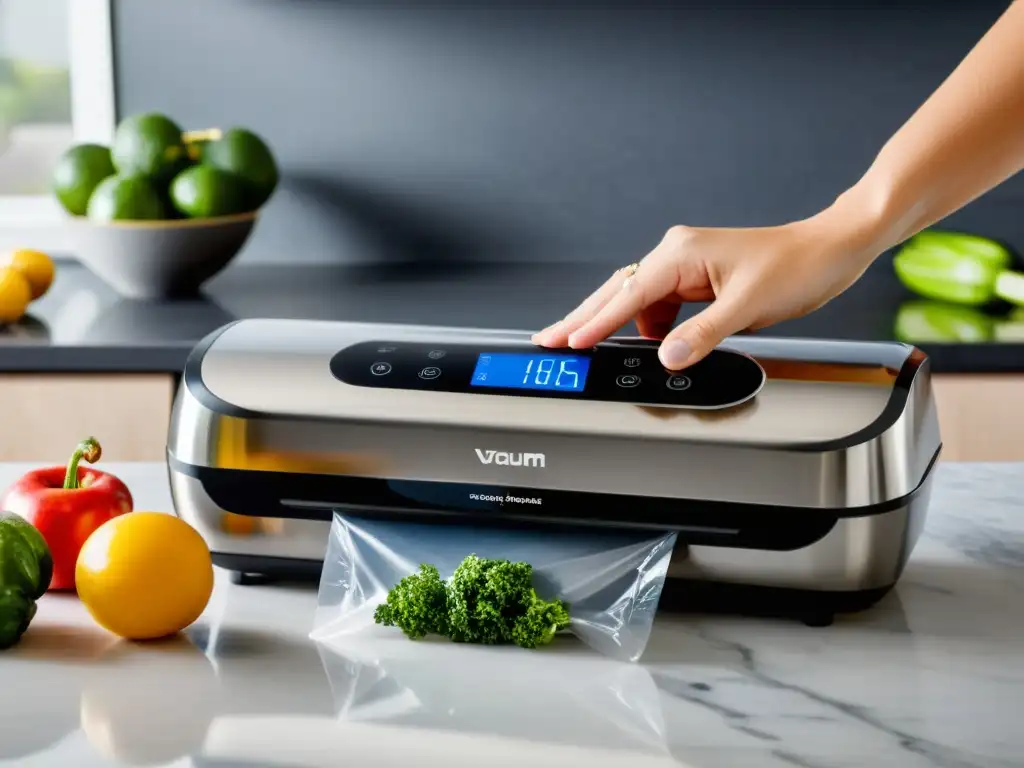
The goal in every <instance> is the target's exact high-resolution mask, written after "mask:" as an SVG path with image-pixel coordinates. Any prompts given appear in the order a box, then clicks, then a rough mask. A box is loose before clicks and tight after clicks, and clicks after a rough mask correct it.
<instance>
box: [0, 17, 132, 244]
mask: <svg viewBox="0 0 1024 768" xmlns="http://www.w3.org/2000/svg"><path fill="white" fill-rule="evenodd" d="M67 3H68V27H69V28H68V30H67V35H68V54H69V55H68V61H69V62H70V75H69V77H70V86H71V124H72V134H73V141H74V142H75V143H81V142H87V141H88V142H97V143H100V144H109V143H110V141H111V139H112V138H113V135H114V129H115V127H116V125H117V111H116V95H115V86H114V46H113V24H112V22H113V14H112V9H111V5H112V3H113V0H67ZM67 219H68V216H67V214H66V213H65V211H64V210H63V209H62V208H61V207H60V205H59V204H58V203H57V201H56V199H54V197H53V196H52V195H0V249H8V248H17V247H27V248H38V249H41V250H54V251H62V250H68V249H69V247H70V243H69V240H70V238H69V234H68V231H67V229H68V228H67Z"/></svg>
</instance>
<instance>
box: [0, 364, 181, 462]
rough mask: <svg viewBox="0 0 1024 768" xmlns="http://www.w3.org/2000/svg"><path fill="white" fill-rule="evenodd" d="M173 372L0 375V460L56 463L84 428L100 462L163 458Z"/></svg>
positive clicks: (67, 454) (64, 455) (75, 441)
mask: <svg viewBox="0 0 1024 768" xmlns="http://www.w3.org/2000/svg"><path fill="white" fill-rule="evenodd" d="M174 386H175V377H174V376H172V375H171V374H106V373H102V374H101V373H97V374H88V373H83V374H78V373H76V374H62V373H31V374H22V373H4V374H0V425H2V426H0V461H31V462H46V463H51V462H52V463H58V464H62V463H64V462H66V461H67V460H68V457H69V456H70V455H71V452H72V451H73V450H74V449H75V446H76V445H77V444H78V441H79V440H81V439H82V438H85V437H88V436H90V435H92V436H94V437H95V438H96V439H97V440H99V441H100V445H101V446H102V447H103V458H102V459H101V461H103V462H106V461H163V460H164V455H165V454H164V449H165V446H166V441H167V425H168V421H169V419H170V415H171V403H172V400H173V397H174Z"/></svg>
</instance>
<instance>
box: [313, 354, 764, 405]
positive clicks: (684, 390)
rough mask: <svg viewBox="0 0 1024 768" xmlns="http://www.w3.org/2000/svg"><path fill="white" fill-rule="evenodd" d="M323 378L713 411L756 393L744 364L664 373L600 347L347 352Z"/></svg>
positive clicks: (726, 362) (651, 361) (642, 357)
mask: <svg viewBox="0 0 1024 768" xmlns="http://www.w3.org/2000/svg"><path fill="white" fill-rule="evenodd" d="M331 372H332V373H333V374H334V376H335V378H337V379H339V380H340V381H343V382H345V383H346V384H350V385H352V386H357V387H377V388H383V389H415V390H426V391H433V392H458V393H463V394H481V395H505V396H518V397H543V398H560V399H565V400H586V401H604V402H620V403H631V404H635V405H653V406H670V407H681V408H698V409H719V408H728V407H731V406H735V405H738V404H740V403H743V402H746V401H747V400H749V399H750V398H752V397H754V396H755V395H756V394H757V393H758V392H759V391H760V390H761V387H762V386H764V381H765V373H764V370H763V369H762V368H761V366H760V365H759V364H758V363H757V362H756V361H755V360H753V359H752V358H750V357H748V356H746V355H744V354H741V353H739V352H733V351H730V350H726V349H716V350H715V351H713V352H712V353H711V354H710V355H708V356H707V357H706V358H704V359H703V360H701V361H700V362H699V363H697V364H696V365H693V366H691V367H689V368H687V369H686V370H685V371H669V370H666V369H665V368H664V367H663V366H662V364H661V361H660V360H659V359H658V347H657V345H656V344H655V343H653V342H648V341H642V340H641V341H640V342H639V343H632V342H606V343H603V344H599V345H598V346H597V347H595V348H593V349H588V350H572V349H545V348H542V347H537V346H534V345H532V344H529V343H523V344H518V345H515V344H509V343H507V342H505V343H498V344H486V343H484V344H429V343H426V344H425V343H408V342H391V341H388V340H387V339H382V340H380V341H371V342H363V343H360V344H354V345H352V346H349V347H346V348H345V349H342V350H340V351H339V352H338V353H337V354H335V355H334V357H333V358H332V359H331Z"/></svg>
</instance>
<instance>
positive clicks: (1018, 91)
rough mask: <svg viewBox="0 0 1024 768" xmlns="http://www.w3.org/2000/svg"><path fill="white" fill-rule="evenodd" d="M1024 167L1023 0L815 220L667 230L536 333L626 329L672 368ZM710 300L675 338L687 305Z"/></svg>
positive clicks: (820, 296) (842, 276)
mask: <svg viewBox="0 0 1024 768" xmlns="http://www.w3.org/2000/svg"><path fill="white" fill-rule="evenodd" d="M1022 168H1024V2H1022V1H1021V0H1016V1H1015V2H1014V3H1013V4H1012V5H1011V6H1010V7H1009V8H1008V9H1007V10H1006V12H1005V13H1004V14H1003V15H1002V17H1001V18H1000V19H999V21H998V22H997V23H996V24H995V25H993V27H992V29H991V30H989V32H988V34H986V35H985V37H984V38H983V39H982V40H981V41H980V42H979V43H978V44H977V46H976V47H975V48H974V49H973V50H972V51H971V52H970V54H969V55H968V56H967V57H966V58H965V59H964V60H963V61H962V62H961V63H960V65H959V66H958V67H957V68H956V70H954V71H953V73H952V74H951V75H950V76H949V77H948V78H947V80H946V81H945V82H944V83H943V84H942V85H941V86H940V87H939V88H938V89H937V90H936V91H935V92H934V93H933V94H932V96H931V97H930V98H929V99H928V100H927V101H926V102H925V103H924V104H923V105H922V106H921V107H920V108H919V109H918V110H917V112H916V113H915V114H914V115H913V116H912V117H911V118H910V119H909V120H908V121H907V122H906V123H905V124H904V125H903V126H902V127H901V128H900V130H899V131H898V132H897V133H896V134H895V135H894V136H893V137H892V138H891V139H890V140H889V141H888V142H887V143H886V145H885V146H884V147H883V148H882V150H881V151H880V152H879V154H878V156H877V157H876V159H875V161H874V162H873V163H872V165H871V167H870V168H869V169H868V171H867V172H866V173H865V174H864V175H863V176H862V177H861V179H860V180H859V181H858V182H857V183H856V184H854V185H853V186H852V187H850V188H849V189H848V190H847V191H846V192H844V193H843V194H842V195H840V196H839V197H838V198H837V199H836V201H835V202H834V203H833V204H832V205H830V206H829V207H827V208H826V209H825V210H823V211H821V212H820V213H818V214H817V215H815V216H811V217H810V218H807V219H803V220H800V221H796V222H791V223H789V224H783V225H780V226H775V227H758V228H745V229H740V228H737V229H730V228H698V227H685V226H677V227H672V228H671V229H670V230H669V231H668V233H667V234H666V235H665V237H664V238H663V239H662V241H661V242H660V243H659V244H658V245H657V247H655V248H654V250H653V251H651V253H649V254H648V255H647V256H646V257H645V258H644V259H643V261H641V262H640V264H639V265H638V266H637V268H636V269H635V270H626V271H624V272H617V273H616V274H614V275H612V276H611V277H610V278H609V279H608V280H607V282H605V284H604V285H602V286H601V287H600V288H598V289H597V290H596V291H595V292H594V293H593V294H591V295H590V296H589V297H588V298H587V299H586V300H585V301H584V302H583V303H581V304H580V305H579V306H578V307H576V308H575V309H574V310H573V311H572V312H570V313H569V314H568V315H567V316H566V317H565V318H564V319H562V320H561V321H559V322H557V323H555V324H554V325H551V326H549V327H548V328H545V329H544V330H543V331H541V332H539V333H538V334H536V335H535V336H534V342H535V343H537V344H541V345H543V346H548V347H563V346H566V345H568V346H571V347H575V348H587V347H591V346H593V345H594V344H597V343H598V342H600V341H601V340H603V339H605V338H607V337H608V336H610V335H611V334H612V333H614V332H615V331H616V330H617V329H618V328H621V327H622V326H623V325H625V324H626V323H627V322H629V321H630V320H634V319H635V320H636V324H637V327H638V328H639V329H640V333H641V334H643V335H645V336H648V337H650V338H663V339H664V342H663V343H662V345H661V349H660V351H659V355H660V356H661V360H662V363H663V364H664V365H665V366H666V367H667V368H669V369H672V370H678V369H681V368H685V367H687V366H689V365H692V364H693V363H695V362H697V361H699V360H700V359H702V358H703V357H704V356H705V355H707V354H708V352H710V351H711V350H712V349H713V348H714V347H715V346H716V345H717V344H719V343H720V342H721V341H722V340H723V339H724V338H725V337H726V336H729V335H732V334H734V333H738V332H740V331H743V330H747V329H756V328H763V327H766V326H769V325H771V324H773V323H776V322H779V321H781V320H786V319H790V318H793V317H798V316H800V315H804V314H807V313H809V312H811V311H813V310H814V309H817V308H818V307H820V306H821V305H822V304H824V303H826V302H827V301H829V300H831V299H832V298H834V297H835V296H837V295H839V294H840V293H842V292H843V291H844V290H846V289H847V288H848V287H849V286H850V285H852V284H853V283H854V282H855V281H856V280H857V279H858V278H859V277H860V275H861V274H862V273H863V272H864V270H866V269H867V267H868V266H870V264H871V263H872V262H873V261H874V260H875V259H877V258H878V257H879V255H881V254H882V253H883V252H885V251H886V250H888V249H889V248H891V247H893V246H895V245H897V244H899V243H900V242H902V241H903V240H906V239H907V238H909V237H911V236H912V235H914V234H916V233H917V232H919V231H920V230H922V229H924V228H926V227H928V226H929V225H931V224H933V223H935V222H936V221H939V220H940V219H942V218H944V217H945V216H947V215H949V214H950V213H953V212H954V211H956V210H957V209H959V208H961V207H963V206H964V205H966V204H967V203H969V202H970V201H972V200H973V199H975V198H976V197H978V196H979V195H981V194H983V193H984V192H986V191H988V190H989V189H991V188H992V187H994V186H996V185H998V184H999V183H1001V182H1002V181H1004V180H1005V179H1006V178H1008V177H1009V176H1012V175H1013V174H1015V173H1017V172H1018V171H1020V170H1021V169H1022ZM690 301H698V302H704V301H710V302H711V303H710V305H709V306H708V307H707V308H706V309H704V310H703V311H701V312H699V313H697V314H695V315H693V316H692V317H690V318H688V319H687V320H686V321H685V322H683V323H681V324H680V325H679V326H678V327H676V328H674V329H673V328H672V325H673V323H674V321H675V318H676V315H677V314H678V310H679V306H680V304H681V303H683V302H690Z"/></svg>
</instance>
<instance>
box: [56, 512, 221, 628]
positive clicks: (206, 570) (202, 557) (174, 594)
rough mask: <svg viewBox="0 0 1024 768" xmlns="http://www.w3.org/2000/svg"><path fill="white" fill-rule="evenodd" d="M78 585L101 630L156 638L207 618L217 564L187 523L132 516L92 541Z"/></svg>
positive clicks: (81, 561) (157, 515)
mask: <svg viewBox="0 0 1024 768" xmlns="http://www.w3.org/2000/svg"><path fill="white" fill-rule="evenodd" d="M75 584H76V586H77V587H78V597H79V599H80V600H81V601H82V603H83V604H84V605H85V607H86V609H87V610H88V611H89V613H90V614H91V615H92V617H93V619H94V620H95V621H96V623H97V624H99V625H100V626H101V627H103V628H104V629H106V630H108V631H109V632H112V633H114V634H115V635H118V636H119V637H123V638H126V639H129V640H153V639H156V638H160V637H167V636H169V635H173V634H176V633H177V632H180V631H181V630H183V629H185V628H186V627H188V626H189V625H190V624H192V623H193V622H194V621H195V620H196V619H198V618H199V617H200V616H201V615H202V613H203V611H204V610H205V609H206V605H207V603H209V601H210V596H211V595H212V593H213V561H212V559H211V557H210V550H209V548H208V547H207V546H206V542H205V541H204V540H203V538H202V537H201V536H200V535H199V533H198V532H197V531H196V530H195V529H194V528H193V527H192V526H190V525H189V524H188V523H186V522H185V521H184V520H182V519H181V518H179V517H176V516H174V515H171V514H165V513H163V512H143V511H138V512H129V513H128V514H126V515H120V516H118V517H115V518H113V519H111V520H108V521H107V522H105V523H104V524H103V525H101V526H100V527H99V528H97V529H96V530H95V531H94V532H93V533H92V535H91V536H90V537H89V538H88V539H87V540H86V542H85V545H84V546H83V547H82V550H81V552H80V553H79V555H78V562H77V564H76V567H75Z"/></svg>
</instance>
